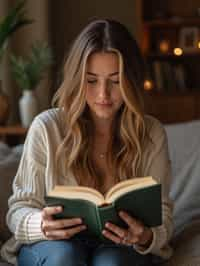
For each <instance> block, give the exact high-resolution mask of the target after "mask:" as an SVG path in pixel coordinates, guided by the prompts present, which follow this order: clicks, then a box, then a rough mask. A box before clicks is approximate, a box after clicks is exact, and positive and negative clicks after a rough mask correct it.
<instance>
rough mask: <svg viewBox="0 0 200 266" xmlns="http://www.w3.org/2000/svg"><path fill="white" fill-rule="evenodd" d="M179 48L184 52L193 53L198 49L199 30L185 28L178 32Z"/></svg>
mask: <svg viewBox="0 0 200 266" xmlns="http://www.w3.org/2000/svg"><path fill="white" fill-rule="evenodd" d="M179 42H180V47H181V48H182V49H183V51H184V52H195V51H197V49H198V42H199V29H198V28H197V27H185V28H182V29H181V30H180V41H179Z"/></svg>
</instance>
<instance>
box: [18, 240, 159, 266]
mask: <svg viewBox="0 0 200 266" xmlns="http://www.w3.org/2000/svg"><path fill="white" fill-rule="evenodd" d="M152 257H153V256H152V255H150V254H149V255H140V254H138V253H137V252H136V251H135V250H134V249H133V248H132V247H128V246H123V245H117V244H114V243H113V244H112V243H111V244H103V243H102V242H100V241H97V240H94V239H90V238H87V239H86V238H83V239H81V238H73V239H70V240H60V241H41V242H37V243H34V244H31V245H23V246H22V247H21V249H20V251H19V254H18V265H19V266H152V265H154V264H153V263H152Z"/></svg>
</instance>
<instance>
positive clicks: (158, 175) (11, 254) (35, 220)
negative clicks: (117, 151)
mask: <svg viewBox="0 0 200 266" xmlns="http://www.w3.org/2000/svg"><path fill="white" fill-rule="evenodd" d="M146 125H147V129H148V131H149V138H148V140H147V143H146V144H145V145H144V146H145V147H144V150H143V153H142V160H141V165H140V166H139V172H140V175H139V176H153V177H154V178H155V179H157V180H158V182H160V183H162V208H163V225H162V226H159V227H154V228H152V230H153V242H152V244H151V246H150V247H149V248H148V249H147V250H145V251H142V250H140V248H139V247H136V249H137V250H138V252H140V253H142V254H147V253H153V254H156V255H158V256H161V257H163V258H169V257H170V256H171V254H172V250H171V248H170V247H169V246H168V241H169V239H170V237H171V235H172V228H173V227H172V203H171V201H170V200H169V196H168V193H169V184H170V179H171V167H170V161H169V156H168V147H167V138H166V134H165V130H164V128H163V127H162V125H161V124H160V122H159V121H158V120H156V119H155V118H153V117H150V116H147V117H146ZM61 140H62V134H61V119H60V117H59V112H58V109H50V110H47V111H45V112H43V113H41V114H39V115H38V116H37V117H36V118H35V119H34V121H33V123H32V125H31V127H30V129H29V131H28V135H27V138H26V141H25V144H24V150H23V154H22V157H21V161H20V165H19V168H18V171H17V174H16V176H15V179H14V182H13V195H12V196H11V197H10V199H9V202H8V203H9V211H8V214H7V224H8V227H9V229H10V231H11V232H12V233H13V237H12V238H10V239H9V240H8V241H7V242H6V243H5V244H4V245H3V247H2V249H1V256H2V257H3V258H4V259H5V260H7V261H8V262H10V263H13V264H16V252H17V251H18V250H19V248H20V246H21V245H22V244H30V243H34V242H37V241H40V240H45V236H44V234H43V233H42V231H41V209H42V208H43V207H44V196H45V195H46V193H47V192H48V191H49V190H51V189H52V188H53V187H54V186H55V184H57V183H59V184H66V185H77V182H76V179H75V177H74V176H73V175H72V173H70V172H69V173H68V176H67V178H65V179H64V178H63V177H61V176H58V174H57V173H56V170H55V154H56V149H57V147H58V145H59V143H60V141H61Z"/></svg>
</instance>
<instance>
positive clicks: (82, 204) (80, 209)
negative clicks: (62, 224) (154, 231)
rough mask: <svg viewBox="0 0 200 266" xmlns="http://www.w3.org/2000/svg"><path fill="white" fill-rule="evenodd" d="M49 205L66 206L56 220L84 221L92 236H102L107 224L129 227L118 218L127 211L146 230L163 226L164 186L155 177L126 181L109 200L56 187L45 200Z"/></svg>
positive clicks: (73, 188)
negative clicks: (119, 213) (78, 218)
mask: <svg viewBox="0 0 200 266" xmlns="http://www.w3.org/2000/svg"><path fill="white" fill-rule="evenodd" d="M45 200H46V204H47V205H50V206H52V205H58V206H59V205H61V206H63V213H61V214H58V215H56V218H63V217H81V218H82V219H83V221H84V223H85V224H86V225H87V228H88V230H89V231H90V233H92V234H95V235H96V236H101V231H102V230H103V228H104V225H105V223H106V222H107V221H110V222H112V223H114V224H117V225H119V226H123V227H125V226H126V224H125V223H124V222H123V221H122V220H121V219H120V217H119V216H118V212H119V211H120V210H124V211H127V212H128V213H129V214H130V215H132V216H133V217H135V218H137V219H139V220H141V221H142V222H143V223H144V224H145V225H146V226H158V225H161V224H162V213H161V185H160V184H158V183H157V182H156V181H155V180H154V179H153V178H152V177H139V178H132V179H128V180H124V181H121V182H119V183H118V184H116V185H114V186H113V187H112V188H111V189H110V190H109V191H108V192H107V193H106V195H105V196H103V195H102V194H101V193H100V192H98V191H97V190H95V189H93V188H89V187H83V186H55V188H54V189H53V190H52V191H50V192H49V193H48V195H47V196H46V197H45Z"/></svg>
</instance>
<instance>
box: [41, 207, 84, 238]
mask: <svg viewBox="0 0 200 266" xmlns="http://www.w3.org/2000/svg"><path fill="white" fill-rule="evenodd" d="M60 212H62V207H59V206H56V207H55V206H54V207H45V208H44V209H43V210H42V225H41V227H42V232H43V233H44V235H45V236H46V238H47V239H49V240H61V239H69V238H71V237H72V236H74V235H75V234H77V233H79V232H81V231H83V230H85V229H86V226H85V225H84V224H82V220H81V219H80V218H71V219H69V218H67V219H54V218H53V215H54V214H57V213H60Z"/></svg>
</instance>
